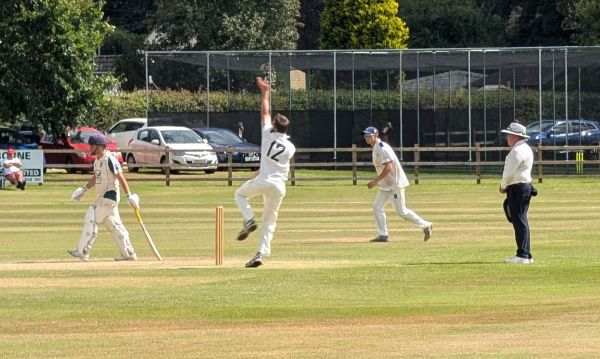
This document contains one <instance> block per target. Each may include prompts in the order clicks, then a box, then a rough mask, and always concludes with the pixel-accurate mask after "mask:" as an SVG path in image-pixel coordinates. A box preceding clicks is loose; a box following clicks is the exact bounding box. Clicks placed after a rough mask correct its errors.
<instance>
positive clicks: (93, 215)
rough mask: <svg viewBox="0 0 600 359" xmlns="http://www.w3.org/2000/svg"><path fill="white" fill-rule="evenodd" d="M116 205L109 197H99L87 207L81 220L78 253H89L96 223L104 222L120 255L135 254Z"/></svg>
mask: <svg viewBox="0 0 600 359" xmlns="http://www.w3.org/2000/svg"><path fill="white" fill-rule="evenodd" d="M118 205H119V203H118V202H115V201H113V200H111V199H108V198H99V199H98V200H96V203H95V204H93V205H92V206H90V207H89V209H88V212H87V213H86V215H85V218H84V221H83V223H84V225H83V230H82V233H81V238H80V240H79V244H78V245H77V251H78V252H79V253H83V254H86V255H87V254H89V252H90V250H91V249H92V246H93V245H94V241H95V240H96V237H97V234H98V224H100V223H104V225H105V226H106V229H108V231H109V232H110V233H111V234H112V237H113V239H114V241H115V244H116V245H117V248H119V253H120V254H121V256H123V257H131V256H133V255H134V254H135V250H134V249H133V246H132V245H131V241H130V240H129V232H127V229H125V226H124V225H123V222H122V221H121V216H120V215H119V207H118Z"/></svg>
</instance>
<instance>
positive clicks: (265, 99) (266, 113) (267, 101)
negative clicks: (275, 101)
mask: <svg viewBox="0 0 600 359" xmlns="http://www.w3.org/2000/svg"><path fill="white" fill-rule="evenodd" d="M256 84H257V85H258V88H259V89H260V91H261V92H262V98H261V100H260V126H261V127H264V126H265V125H267V124H271V85H270V84H269V81H266V80H265V79H263V78H262V77H257V78H256Z"/></svg>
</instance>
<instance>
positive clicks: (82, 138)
mask: <svg viewBox="0 0 600 359" xmlns="http://www.w3.org/2000/svg"><path fill="white" fill-rule="evenodd" d="M96 133H102V132H100V131H98V130H97V129H95V128H93V127H78V128H75V129H72V130H68V131H65V132H63V133H60V134H49V133H47V134H45V135H44V136H43V137H42V139H41V140H40V146H41V147H42V149H43V150H44V159H45V161H46V165H45V168H52V167H53V165H73V164H75V165H87V166H86V167H83V168H67V172H69V173H75V172H76V171H78V170H80V171H83V172H91V171H93V170H94V165H93V164H94V160H95V159H96V155H93V154H91V153H90V145H88V143H87V142H88V139H89V138H90V136H91V135H93V134H96ZM106 149H107V150H109V151H111V152H114V153H115V157H116V158H117V160H118V161H119V162H120V163H121V164H122V163H123V156H121V153H120V152H117V143H116V142H115V141H112V140H110V139H109V142H108V145H107V146H106ZM46 150H75V151H76V153H72V152H71V153H67V152H64V153H48V152H46ZM61 168H62V167H61Z"/></svg>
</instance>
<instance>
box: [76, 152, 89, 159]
mask: <svg viewBox="0 0 600 359" xmlns="http://www.w3.org/2000/svg"><path fill="white" fill-rule="evenodd" d="M77 156H79V157H81V158H86V157H87V153H85V152H77Z"/></svg>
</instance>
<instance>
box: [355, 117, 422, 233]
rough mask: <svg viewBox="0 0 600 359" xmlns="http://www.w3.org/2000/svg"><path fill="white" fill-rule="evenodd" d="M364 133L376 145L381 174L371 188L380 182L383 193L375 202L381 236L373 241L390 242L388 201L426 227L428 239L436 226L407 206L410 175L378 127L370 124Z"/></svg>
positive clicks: (377, 167) (369, 185)
mask: <svg viewBox="0 0 600 359" xmlns="http://www.w3.org/2000/svg"><path fill="white" fill-rule="evenodd" d="M362 134H363V136H364V138H365V141H366V142H367V143H368V144H369V145H370V146H371V147H372V148H373V165H374V166H375V170H376V171H377V177H375V178H374V179H372V180H371V181H369V183H368V184H367V187H368V188H369V189H371V188H373V187H375V186H377V185H379V186H380V187H379V193H377V197H375V203H374V204H373V214H374V215H375V224H376V225H377V231H378V235H377V237H375V238H373V239H371V240H370V241H369V242H387V241H388V229H387V223H386V217H385V211H384V210H383V208H384V207H385V205H386V204H387V203H388V202H392V205H393V206H394V210H395V211H396V213H398V215H399V216H400V217H402V218H404V219H405V220H407V221H409V222H411V223H413V224H414V225H416V226H417V227H419V228H421V229H422V230H423V234H424V238H423V239H424V240H425V241H428V240H429V238H431V234H432V232H433V225H432V223H431V222H427V221H426V220H424V219H423V218H421V217H419V216H418V215H417V214H416V213H415V212H413V211H411V210H410V209H408V208H406V204H405V200H404V188H406V187H408V185H409V183H408V178H406V174H405V173H404V170H402V166H401V165H400V161H398V157H396V154H395V153H394V150H393V149H392V148H391V147H390V145H388V144H387V143H385V142H383V141H382V140H381V139H379V131H377V129H376V128H375V127H367V128H366V129H365V130H364V131H362Z"/></svg>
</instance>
